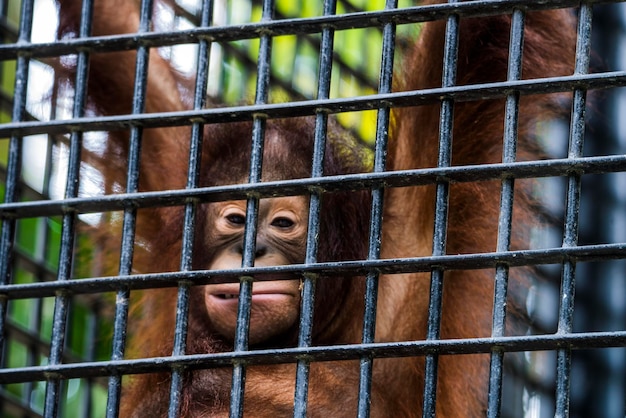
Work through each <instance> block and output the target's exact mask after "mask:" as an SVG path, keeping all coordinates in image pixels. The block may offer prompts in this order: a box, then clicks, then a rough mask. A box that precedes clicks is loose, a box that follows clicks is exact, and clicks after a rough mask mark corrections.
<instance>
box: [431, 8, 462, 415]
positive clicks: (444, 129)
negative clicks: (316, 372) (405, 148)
mask: <svg viewBox="0 0 626 418" xmlns="http://www.w3.org/2000/svg"><path fill="white" fill-rule="evenodd" d="M455 2H456V0H449V3H455ZM458 36H459V16H458V15H455V14H452V15H450V16H448V19H447V21H446V34H445V43H444V58H443V75H442V80H441V85H442V87H444V88H445V87H450V86H453V85H454V84H456V66H457V65H456V64H457V53H458V45H459V40H458ZM453 115H454V101H453V100H451V99H444V100H442V102H441V111H440V116H439V157H438V162H437V167H449V166H450V165H451V160H452V131H453V126H454V116H453ZM449 187H450V185H449V182H447V181H438V182H437V184H436V192H435V220H434V232H433V256H439V255H444V254H445V253H446V235H447V226H448V198H449V195H448V191H449ZM443 279H444V277H443V270H441V269H438V268H435V269H433V270H432V272H431V277H430V302H429V305H428V330H427V331H426V338H427V339H428V340H437V339H439V334H440V328H441V304H442V299H443ZM437 366H438V356H437V355H436V354H429V355H427V356H426V359H425V371H424V405H423V416H424V417H434V416H435V413H436V398H437Z"/></svg>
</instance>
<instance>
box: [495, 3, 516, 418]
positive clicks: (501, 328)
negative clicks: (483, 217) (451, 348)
mask: <svg viewBox="0 0 626 418" xmlns="http://www.w3.org/2000/svg"><path fill="white" fill-rule="evenodd" d="M523 47H524V12H523V11H522V10H519V9H515V10H514V11H513V16H512V20H511V40H510V42H509V66H508V76H507V80H509V81H515V80H519V79H520V78H521V76H522V55H523V52H522V51H523ZM519 97H520V95H519V92H512V93H510V94H509V95H508V96H507V98H506V110H505V120H504V147H503V151H502V162H503V163H513V162H515V158H516V154H517V127H518V119H519ZM514 187H515V180H514V179H513V178H505V179H503V180H502V186H501V189H500V216H499V220H498V243H497V248H496V251H497V252H505V251H508V250H509V249H510V247H511V226H512V219H513V197H514ZM508 283H509V267H508V265H506V264H498V265H497V266H496V278H495V289H494V301H493V323H492V328H491V336H492V337H502V336H504V332H505V328H506V298H507V290H508ZM503 360H504V352H503V351H501V350H497V349H494V350H493V351H492V353H491V365H490V374H489V396H488V399H489V401H488V409H487V416H488V417H490V418H496V417H499V416H500V409H501V402H502V366H503Z"/></svg>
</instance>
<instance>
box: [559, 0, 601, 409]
mask: <svg viewBox="0 0 626 418" xmlns="http://www.w3.org/2000/svg"><path fill="white" fill-rule="evenodd" d="M592 20H593V12H592V6H591V5H590V4H587V3H584V4H582V5H581V6H580V11H579V16H578V36H577V43H576V68H575V71H574V73H575V74H586V73H588V71H589V57H590V50H591V24H592ZM586 104H587V90H586V89H584V88H578V89H576V90H574V102H573V107H572V121H571V126H570V138H569V149H568V158H580V157H581V156H582V155H583V143H584V137H585V110H586V109H585V107H586ZM567 186H568V187H567V200H566V207H565V227H564V231H563V244H562V246H563V248H570V247H575V246H577V245H578V214H579V209H580V194H581V175H580V174H577V173H573V174H571V175H570V176H569V178H568V185H567ZM575 287H576V262H575V261H574V260H567V261H565V262H564V263H563V267H562V271H561V291H560V301H561V303H560V306H559V323H558V328H557V333H558V334H568V333H570V332H572V322H573V318H574V292H575ZM570 369H571V350H570V349H567V348H563V349H559V350H558V351H557V376H556V411H555V414H554V416H555V417H558V418H566V417H568V416H569V396H570V371H571V370H570Z"/></svg>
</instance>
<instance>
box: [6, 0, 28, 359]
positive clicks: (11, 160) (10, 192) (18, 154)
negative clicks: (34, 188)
mask: <svg viewBox="0 0 626 418" xmlns="http://www.w3.org/2000/svg"><path fill="white" fill-rule="evenodd" d="M20 17H21V18H20V28H19V34H18V40H19V42H21V43H28V42H30V34H31V30H32V25H33V0H25V1H23V2H22V9H21V11H20ZM29 64H30V60H29V58H28V57H25V56H21V55H20V56H18V57H17V63H16V67H15V85H14V90H13V97H14V100H13V109H12V113H11V120H12V121H22V120H24V117H25V113H26V92H27V88H28V82H27V80H28V68H29ZM8 154H9V157H8V162H7V168H6V172H7V174H6V182H5V191H4V203H5V204H6V203H12V202H16V201H18V200H19V189H18V184H19V179H20V173H21V170H22V166H21V165H22V138H21V137H19V136H17V135H12V136H11V139H10V140H9V151H8ZM14 240H15V220H13V219H3V220H2V231H0V284H2V285H6V284H9V283H11V281H12V279H13V256H14V251H13V245H14ZM6 315H7V301H6V299H4V298H0V349H1V350H0V352H3V353H4V350H5V343H6V341H5V328H6V323H5V321H6Z"/></svg>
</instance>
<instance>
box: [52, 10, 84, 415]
mask: <svg viewBox="0 0 626 418" xmlns="http://www.w3.org/2000/svg"><path fill="white" fill-rule="evenodd" d="M91 6H92V5H91V2H90V1H84V2H83V7H82V9H81V23H80V28H79V32H80V36H87V35H89V33H90V32H91V16H92V13H91V10H92V8H91ZM88 72H89V55H88V53H87V52H81V53H79V54H78V63H77V64H76V92H75V96H74V105H73V109H72V114H73V115H74V117H81V116H83V115H84V112H85V105H86V101H87V74H88ZM82 143H83V133H82V132H73V133H72V135H71V137H70V155H69V165H68V169H67V184H66V186H65V198H74V197H77V196H78V189H79V178H80V162H81V148H82ZM75 229H76V214H74V213H67V214H65V215H64V216H63V221H62V230H61V249H60V255H59V270H58V273H57V281H67V280H69V279H71V277H72V266H73V258H74V254H73V252H74V240H75ZM69 303H70V299H69V296H68V295H67V294H63V293H59V294H58V295H57V296H56V298H55V301H54V314H53V315H54V316H53V325H52V336H51V342H50V355H49V357H48V363H49V364H60V363H61V362H62V361H63V351H64V348H65V336H66V332H67V329H66V328H67V322H68V314H69V311H70V309H69ZM61 390H62V382H61V381H59V380H58V379H54V378H52V379H49V380H48V381H47V384H46V395H45V401H44V413H43V416H44V417H50V418H52V417H56V416H58V415H59V409H60V392H61Z"/></svg>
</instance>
